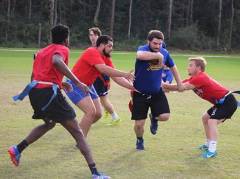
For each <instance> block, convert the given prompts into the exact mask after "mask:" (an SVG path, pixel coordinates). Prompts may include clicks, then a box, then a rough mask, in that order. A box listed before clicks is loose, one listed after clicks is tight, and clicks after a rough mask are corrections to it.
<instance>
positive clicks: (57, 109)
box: [8, 25, 110, 179]
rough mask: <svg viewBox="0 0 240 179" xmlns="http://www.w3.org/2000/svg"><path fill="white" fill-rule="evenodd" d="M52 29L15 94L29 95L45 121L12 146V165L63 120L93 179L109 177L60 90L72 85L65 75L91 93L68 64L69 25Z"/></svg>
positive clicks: (34, 117) (39, 116) (38, 115)
mask: <svg viewBox="0 0 240 179" xmlns="http://www.w3.org/2000/svg"><path fill="white" fill-rule="evenodd" d="M51 32H52V44H50V45H49V46H47V47H45V48H43V49H41V50H40V51H39V52H38V53H37V55H36V56H35V59H34V64H33V73H32V82H31V83H30V84H29V85H28V86H27V87H26V88H25V89H24V91H23V92H22V93H21V94H20V95H17V96H15V97H14V100H22V99H23V98H24V97H25V96H26V95H28V94H29V99H30V102H31V105H32V108H33V110H34V114H33V116H32V118H33V119H43V121H44V124H42V125H39V126H37V127H35V128H34V129H33V130H32V131H31V132H30V134H29V135H28V136H27V137H26V138H25V139H24V140H23V141H22V142H20V143H19V144H18V145H13V146H12V147H10V148H9V149H8V153H9V155H10V158H11V160H12V162H13V164H14V165H15V166H18V165H19V162H20V157H21V153H22V152H23V150H24V149H26V148H27V147H28V145H30V144H32V143H33V142H35V141H37V140H38V139H39V138H40V137H42V136H43V135H44V134H45V133H47V132H48V131H49V130H51V129H52V128H53V127H54V126H55V124H56V123H60V124H61V125H62V126H63V127H64V128H65V129H67V131H68V132H69V133H70V134H71V135H72V136H73V138H74V139H75V141H76V143H77V147H78V148H79V150H80V151H81V153H82V154H83V156H84V157H85V159H86V161H87V163H88V165H89V168H90V170H91V172H92V178H93V179H100V178H104V179H108V178H110V177H108V176H105V175H102V174H100V173H99V172H98V171H97V169H96V166H95V162H94V160H93V157H92V154H91V150H90V148H89V146H88V144H87V142H86V139H85V137H84V135H83V133H82V130H81V129H80V128H79V126H78V123H77V120H76V114H75V111H74V109H73V108H72V107H71V106H70V105H69V104H68V103H67V101H66V100H65V98H64V96H63V95H62V93H61V90H60V89H61V88H62V87H64V88H65V89H66V90H70V88H71V86H69V85H68V84H67V83H64V84H62V79H63V76H66V77H68V78H69V79H71V80H72V81H73V83H74V84H75V85H76V86H78V87H79V88H81V89H82V90H83V91H84V92H85V93H88V88H87V86H86V85H85V84H83V83H81V82H80V81H79V80H78V79H77V77H76V76H75V75H74V74H73V73H72V72H71V71H70V69H69V68H68V66H67V65H68V59H69V49H68V45H69V28H68V27H67V26H64V25H57V26H55V27H54V28H52V30H51ZM26 89H27V90H26Z"/></svg>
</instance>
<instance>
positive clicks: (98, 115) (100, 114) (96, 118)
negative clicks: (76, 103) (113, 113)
mask: <svg viewBox="0 0 240 179" xmlns="http://www.w3.org/2000/svg"><path fill="white" fill-rule="evenodd" d="M101 117H102V112H100V111H99V112H96V113H95V120H98V119H100V118H101Z"/></svg>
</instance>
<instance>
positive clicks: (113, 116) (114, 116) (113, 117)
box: [111, 112, 119, 120]
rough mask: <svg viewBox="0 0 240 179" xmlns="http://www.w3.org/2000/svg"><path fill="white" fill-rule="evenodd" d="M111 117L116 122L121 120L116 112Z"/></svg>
mask: <svg viewBox="0 0 240 179" xmlns="http://www.w3.org/2000/svg"><path fill="white" fill-rule="evenodd" d="M111 116H112V120H116V119H118V118H119V116H118V115H117V113H115V112H113V113H112V114H111Z"/></svg>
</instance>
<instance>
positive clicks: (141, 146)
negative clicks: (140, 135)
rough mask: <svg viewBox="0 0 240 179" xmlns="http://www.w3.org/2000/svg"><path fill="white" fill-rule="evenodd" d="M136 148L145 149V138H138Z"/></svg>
mask: <svg viewBox="0 0 240 179" xmlns="http://www.w3.org/2000/svg"><path fill="white" fill-rule="evenodd" d="M136 149H137V150H144V140H143V139H142V140H140V139H137V142H136Z"/></svg>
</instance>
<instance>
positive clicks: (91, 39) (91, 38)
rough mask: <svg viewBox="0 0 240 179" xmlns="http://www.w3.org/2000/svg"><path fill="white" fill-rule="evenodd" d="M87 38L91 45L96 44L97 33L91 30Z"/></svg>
mask: <svg viewBox="0 0 240 179" xmlns="http://www.w3.org/2000/svg"><path fill="white" fill-rule="evenodd" d="M88 37H89V40H90V41H91V43H92V46H96V42H97V39H98V35H96V34H94V33H93V31H90V32H89V34H88Z"/></svg>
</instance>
